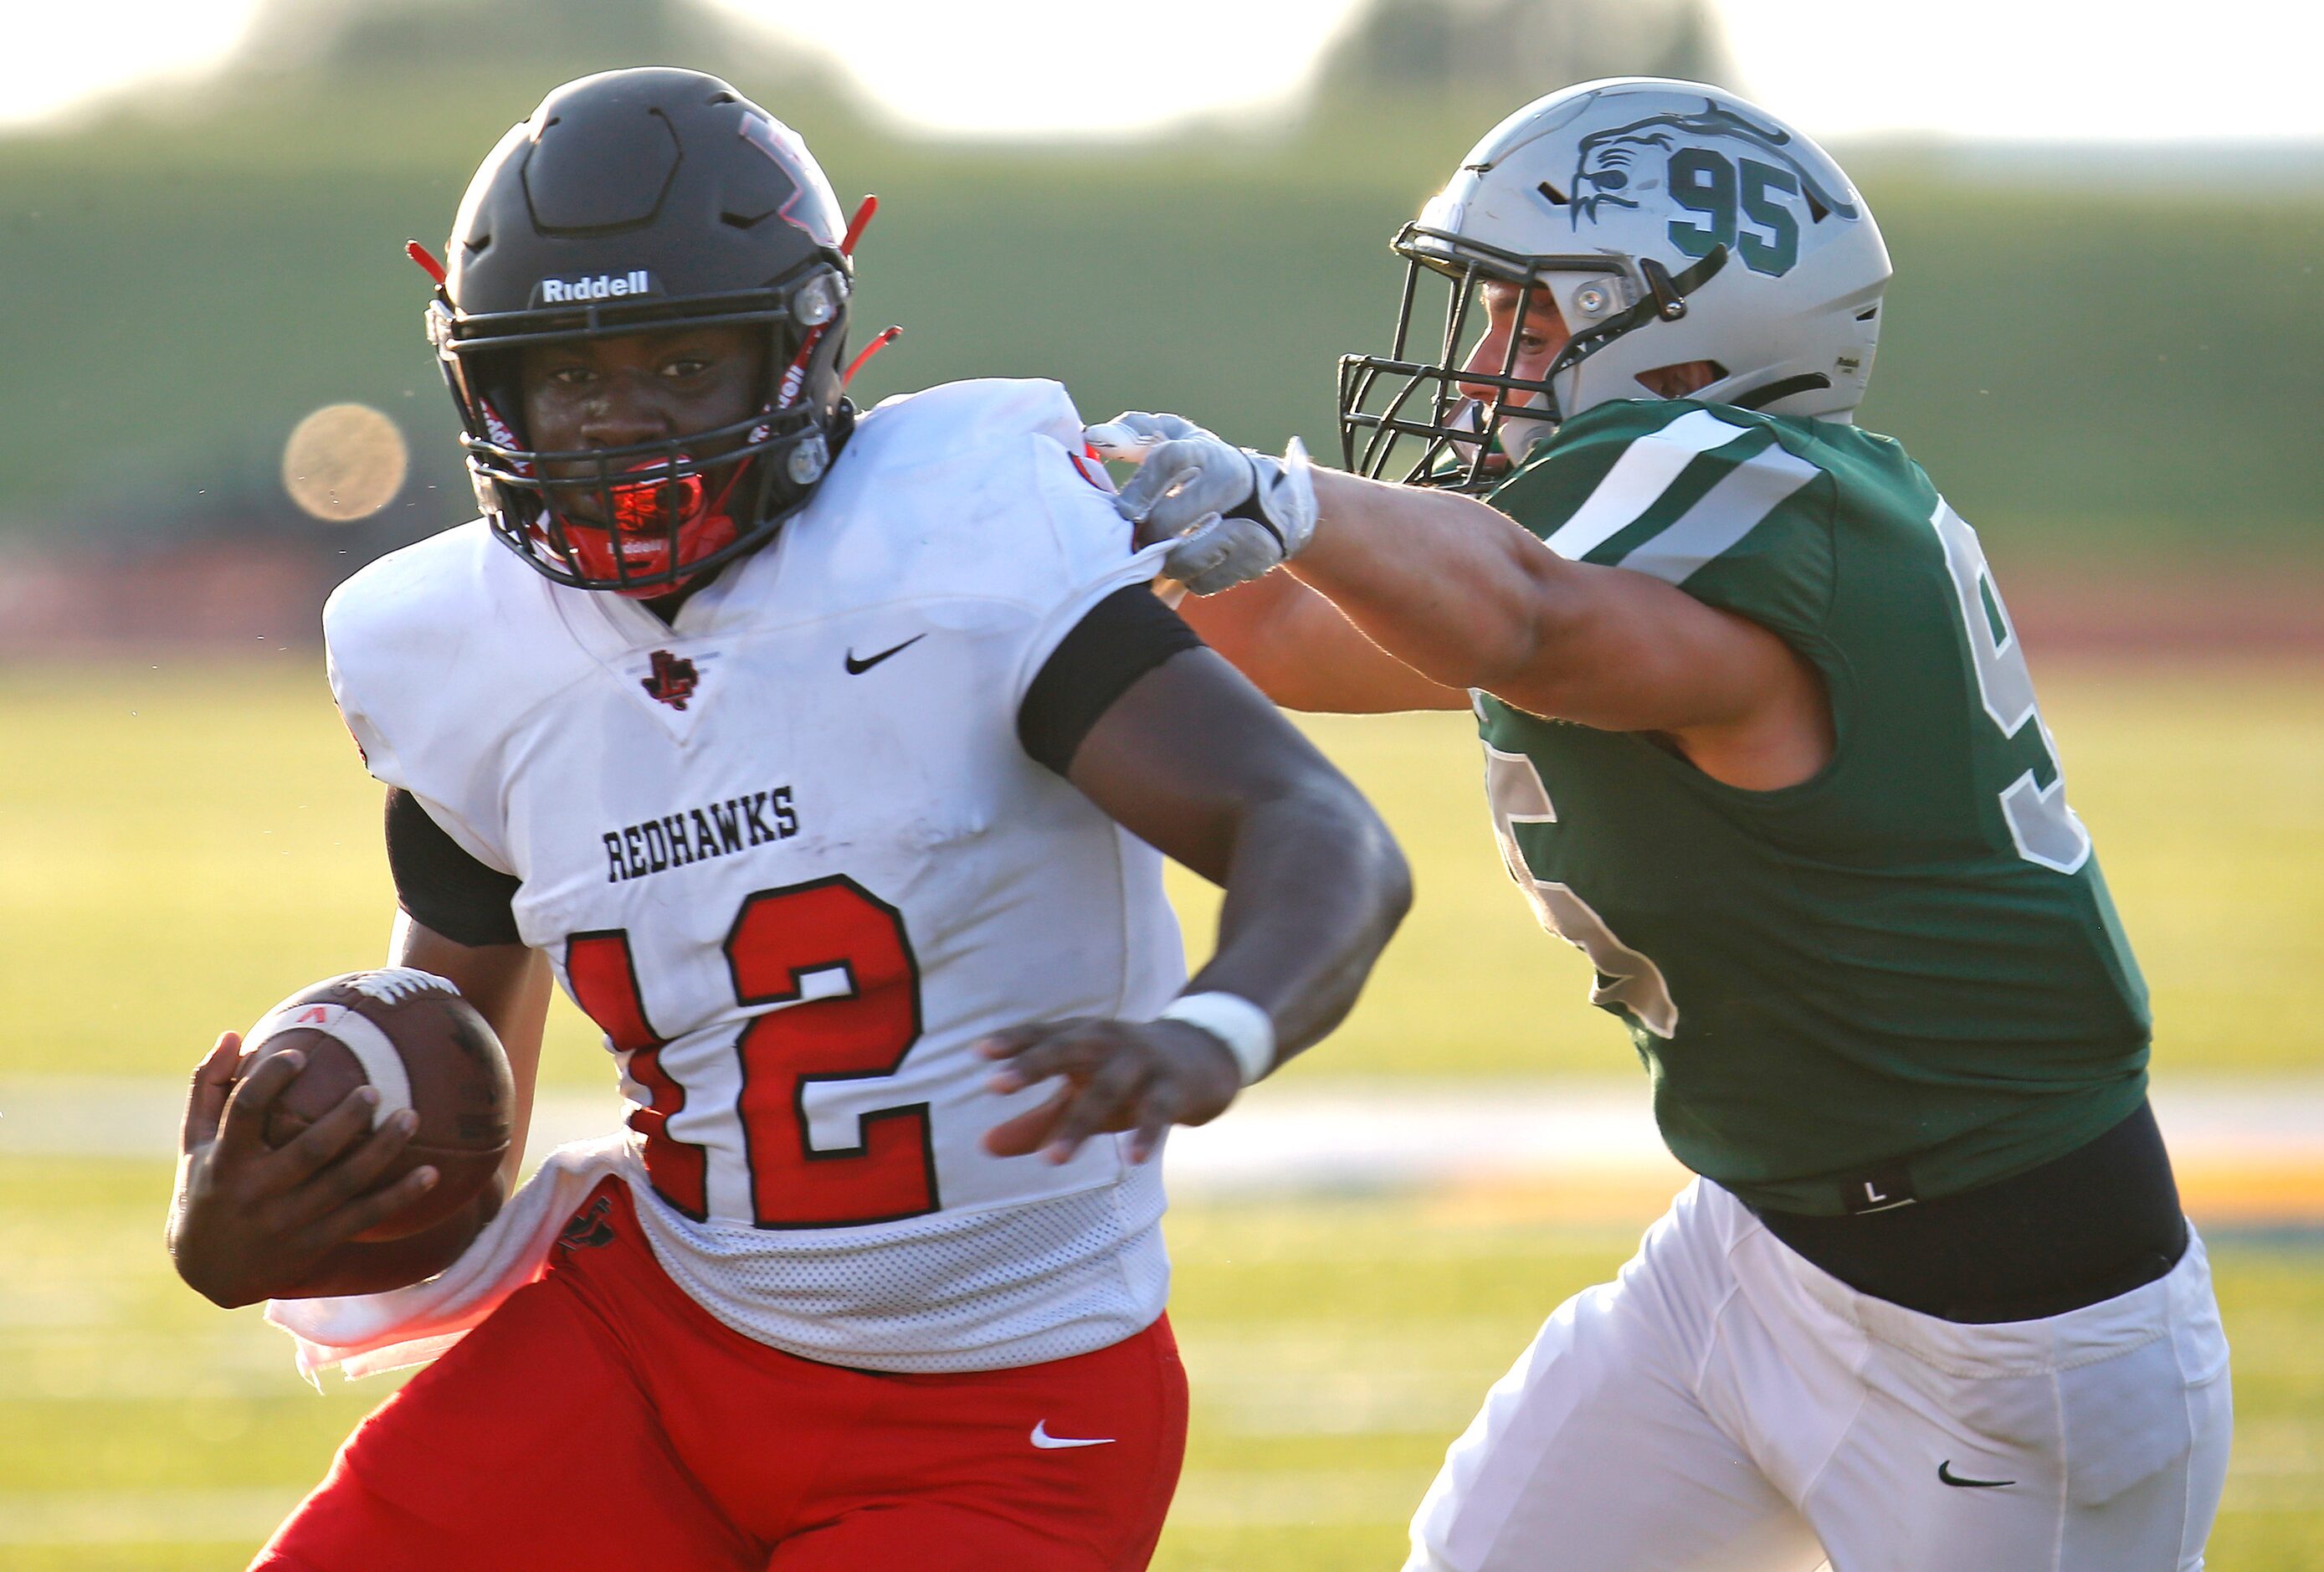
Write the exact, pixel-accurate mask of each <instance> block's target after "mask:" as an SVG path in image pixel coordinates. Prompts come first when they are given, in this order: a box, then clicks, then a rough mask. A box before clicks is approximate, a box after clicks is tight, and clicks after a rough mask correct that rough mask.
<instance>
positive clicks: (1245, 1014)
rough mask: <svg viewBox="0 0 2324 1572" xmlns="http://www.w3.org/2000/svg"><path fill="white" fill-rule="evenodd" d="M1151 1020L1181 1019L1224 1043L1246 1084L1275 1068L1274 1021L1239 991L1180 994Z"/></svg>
mask: <svg viewBox="0 0 2324 1572" xmlns="http://www.w3.org/2000/svg"><path fill="white" fill-rule="evenodd" d="M1154 1019H1155V1020H1157V1021H1183V1022H1185V1023H1186V1024H1187V1025H1189V1026H1192V1027H1194V1028H1196V1029H1197V1030H1199V1031H1207V1032H1209V1033H1210V1034H1211V1035H1212V1036H1213V1037H1215V1038H1217V1039H1218V1040H1220V1041H1221V1042H1222V1043H1224V1044H1226V1050H1227V1051H1228V1052H1229V1053H1231V1054H1232V1055H1234V1060H1235V1063H1236V1064H1238V1065H1240V1066H1241V1067H1242V1084H1243V1085H1244V1086H1246V1087H1247V1086H1249V1085H1250V1084H1251V1082H1253V1081H1255V1080H1257V1079H1259V1077H1261V1076H1263V1075H1265V1074H1267V1072H1268V1071H1269V1070H1271V1069H1273V1068H1275V1022H1273V1021H1272V1020H1270V1019H1269V1018H1268V1013H1267V1012H1266V1011H1264V1010H1262V1009H1260V1008H1259V1006H1258V1005H1256V1004H1254V1003H1251V1002H1250V1000H1248V999H1245V998H1243V997H1241V996H1240V994H1180V995H1179V996H1178V997H1177V998H1176V999H1173V1000H1172V1001H1170V1007H1169V1008H1168V1009H1167V1010H1165V1011H1163V1012H1162V1013H1161V1014H1159V1015H1157V1016H1156V1017H1155V1018H1154Z"/></svg>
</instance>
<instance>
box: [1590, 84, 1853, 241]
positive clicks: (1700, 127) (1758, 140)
mask: <svg viewBox="0 0 2324 1572" xmlns="http://www.w3.org/2000/svg"><path fill="white" fill-rule="evenodd" d="M1722 140H1723V141H1733V142H1740V143H1744V144H1745V145H1746V146H1748V147H1749V148H1750V149H1751V150H1752V151H1754V152H1755V153H1758V154H1759V155H1760V156H1761V157H1763V158H1766V159H1770V160H1773V161H1775V162H1777V163H1779V164H1780V165H1781V166H1782V167H1783V168H1784V170H1786V171H1789V172H1790V173H1791V176H1792V178H1793V179H1794V180H1796V181H1797V182H1798V184H1799V189H1800V190H1802V191H1803V192H1804V193H1806V196H1807V199H1808V202H1809V204H1810V208H1811V210H1813V209H1814V208H1821V209H1822V210H1823V211H1825V212H1827V213H1837V214H1839V215H1840V217H1843V218H1853V217H1856V204H1855V203H1854V202H1853V201H1850V200H1849V199H1848V198H1847V197H1844V196H1835V195H1834V194H1833V193H1832V192H1831V191H1830V190H1826V189H1825V188H1824V187H1823V186H1822V184H1821V183H1820V182H1819V181H1818V180H1816V178H1815V175H1814V174H1813V173H1812V171H1810V170H1809V169H1808V168H1807V166H1806V165H1805V164H1803V163H1802V162H1800V161H1799V160H1798V159H1797V158H1795V157H1794V156H1793V155H1792V153H1791V152H1790V151H1789V149H1788V147H1787V146H1786V144H1787V143H1789V142H1790V141H1791V140H1792V134H1791V133H1790V132H1788V131H1786V130H1784V128H1783V127H1782V126H1780V125H1757V124H1756V123H1754V122H1753V121H1751V120H1748V119H1746V118H1745V117H1744V116H1740V115H1738V114H1736V113H1735V112H1734V111H1733V110H1731V109H1722V108H1720V107H1719V106H1717V105H1716V104H1713V103H1711V101H1710V100H1709V99H1705V100H1704V101H1703V106H1702V109H1701V113H1699V114H1692V115H1680V114H1663V115H1650V116H1647V117H1646V119H1644V120H1635V121H1632V122H1631V123H1630V124H1629V125H1614V126H1609V127H1607V128H1606V129H1605V130H1603V131H1593V132H1591V134H1589V135H1587V136H1584V137H1583V138H1582V143H1581V146H1580V149H1579V154H1580V156H1579V159H1578V161H1577V162H1576V163H1575V165H1574V170H1573V180H1572V193H1573V200H1572V222H1573V227H1574V228H1575V229H1577V230H1578V229H1580V228H1581V227H1582V219H1584V218H1587V219H1589V220H1590V221H1591V222H1592V223H1596V222H1597V221H1598V209H1599V208H1600V207H1606V206H1611V207H1617V208H1636V207H1637V206H1638V202H1637V199H1635V198H1633V197H1630V196H1628V195H1626V194H1625V193H1627V192H1628V190H1629V189H1630V186H1631V182H1632V180H1634V179H1635V178H1636V177H1635V174H1634V171H1635V169H1636V167H1637V164H1638V162H1639V161H1640V159H1641V157H1642V155H1644V154H1646V153H1647V152H1649V151H1652V152H1655V153H1661V154H1663V155H1665V157H1666V158H1668V157H1673V156H1675V155H1676V154H1677V153H1678V152H1679V150H1680V149H1681V148H1682V147H1690V146H1701V144H1702V143H1706V142H1719V141H1722ZM1671 183H1672V185H1673V187H1674V188H1675V187H1676V186H1677V184H1678V182H1677V180H1672V182H1671Z"/></svg>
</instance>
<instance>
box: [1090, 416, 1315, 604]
mask: <svg viewBox="0 0 2324 1572" xmlns="http://www.w3.org/2000/svg"><path fill="white" fill-rule="evenodd" d="M1082 439H1083V440H1084V441H1085V442H1087V443H1088V444H1089V445H1090V447H1091V448H1093V449H1094V450H1095V451H1096V453H1097V455H1098V457H1100V458H1118V459H1121V460H1124V461H1125V462H1128V463H1130V464H1135V465H1137V466H1138V467H1139V468H1138V473H1137V474H1136V475H1135V476H1131V478H1130V484H1129V485H1125V486H1123V487H1122V488H1121V495H1120V496H1118V497H1116V498H1115V499H1114V506H1115V507H1117V508H1119V509H1120V512H1121V515H1122V517H1124V518H1126V519H1128V520H1129V521H1130V522H1131V523H1132V524H1134V525H1136V526H1137V531H1138V537H1137V538H1138V543H1139V545H1141V546H1146V545H1151V544H1152V543H1153V542H1155V541H1176V542H1177V543H1176V545H1174V546H1173V547H1171V549H1170V550H1169V551H1168V552H1167V553H1166V554H1165V555H1164V557H1163V559H1162V571H1163V572H1164V573H1166V574H1167V575H1168V576H1169V577H1171V578H1175V579H1176V580H1177V581H1178V582H1179V583H1181V584H1183V585H1185V587H1187V588H1188V589H1191V590H1193V591H1194V593H1195V594H1196V595H1216V594H1217V593H1218V592H1219V591H1221V590H1222V589H1231V588H1233V587H1235V586H1236V585H1238V584H1243V583H1247V582H1248V581H1250V579H1253V578H1258V577H1259V575H1260V574H1262V573H1265V572H1266V571H1267V570H1268V569H1270V568H1273V567H1275V566H1276V565H1277V564H1278V563H1280V562H1282V561H1283V560H1285V559H1286V558H1289V557H1292V556H1295V555H1296V554H1297V552H1298V551H1299V550H1300V548H1301V547H1303V546H1305V545H1306V544H1307V542H1308V541H1309V539H1310V538H1312V537H1313V536H1314V533H1315V487H1314V482H1313V481H1312V480H1311V479H1310V478H1309V476H1308V464H1307V449H1306V448H1305V447H1304V446H1302V445H1301V443H1300V441H1299V439H1298V438H1296V437H1294V438H1293V439H1291V446H1290V447H1289V448H1287V449H1286V450H1285V452H1284V455H1283V457H1282V458H1270V457H1268V455H1267V454H1264V453H1255V452H1253V451H1251V449H1250V448H1236V447H1233V446H1231V445H1230V444H1229V443H1227V442H1225V441H1222V439H1219V438H1217V437H1214V436H1213V435H1212V434H1211V433H1210V432H1208V431H1205V430H1203V429H1202V428H1201V427H1200V426H1197V425H1196V424H1194V421H1189V420H1187V419H1186V418H1185V416H1183V415H1149V414H1147V413H1144V412H1142V411H1135V410H1133V411H1126V412H1124V413H1122V414H1119V415H1116V416H1115V417H1114V418H1113V419H1112V420H1111V421H1106V422H1105V423H1104V424H1102V425H1098V426H1089V427H1085V428H1084V430H1083V431H1082Z"/></svg>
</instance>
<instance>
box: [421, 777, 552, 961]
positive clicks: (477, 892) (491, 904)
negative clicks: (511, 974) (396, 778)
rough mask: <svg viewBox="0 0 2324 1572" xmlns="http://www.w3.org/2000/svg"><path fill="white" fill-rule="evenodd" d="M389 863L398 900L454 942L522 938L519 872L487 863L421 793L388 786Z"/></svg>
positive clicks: (516, 941)
mask: <svg viewBox="0 0 2324 1572" xmlns="http://www.w3.org/2000/svg"><path fill="white" fill-rule="evenodd" d="M387 865H388V868H389V870H390V871H391V872H392V874H394V875H395V902H396V904H397V905H399V906H401V907H402V908H403V909H404V911H408V912H410V914H411V917H412V919H413V920H415V921H417V922H420V923H422V924H424V925H426V926H427V927H429V928H431V929H435V930H436V931H437V932H438V933H440V934H442V935H443V936H444V937H445V938H446V939H451V940H453V941H454V942H455V943H458V944H466V945H487V944H519V943H521V942H522V940H521V939H519V938H518V936H517V931H516V912H515V911H514V909H513V907H512V904H511V903H512V902H514V901H515V899H516V892H517V886H518V884H519V883H520V882H521V881H519V880H518V879H517V878H516V876H515V875H513V874H503V873H502V872H500V871H499V870H498V869H497V868H488V867H486V866H485V865H484V864H482V863H480V862H478V861H477V860H476V859H475V857H473V856H470V855H468V854H467V853H466V851H464V850H462V849H461V847H460V843H459V842H457V841H456V840H454V839H453V838H452V837H450V836H448V835H447V834H445V833H444V828H443V827H442V826H441V825H439V824H438V823H437V822H436V821H435V820H434V819H433V818H429V816H428V809H425V808H423V807H421V806H420V799H418V798H417V797H414V796H413V795H412V794H411V793H410V792H409V791H404V790H403V789H402V788H401V787H400V786H391V787H389V788H388V789H387Z"/></svg>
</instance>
